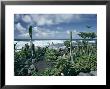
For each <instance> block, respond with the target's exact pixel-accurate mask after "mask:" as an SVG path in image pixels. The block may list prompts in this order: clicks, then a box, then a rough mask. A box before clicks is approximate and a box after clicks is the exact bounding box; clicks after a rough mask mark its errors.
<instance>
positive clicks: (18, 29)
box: [15, 23, 26, 33]
mask: <svg viewBox="0 0 110 89" xmlns="http://www.w3.org/2000/svg"><path fill="white" fill-rule="evenodd" d="M15 30H17V31H18V32H20V33H24V32H25V31H26V28H24V27H23V26H22V25H21V23H17V24H15Z"/></svg>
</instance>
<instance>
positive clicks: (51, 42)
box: [14, 40, 95, 49]
mask: <svg viewBox="0 0 110 89" xmlns="http://www.w3.org/2000/svg"><path fill="white" fill-rule="evenodd" d="M64 41H66V40H33V41H32V42H33V44H34V45H35V46H36V47H37V46H39V47H45V46H52V45H54V46H62V47H64ZM72 42H74V43H76V40H73V41H72ZM89 42H90V43H94V42H95V41H94V40H93V41H89ZM14 44H16V47H17V49H21V48H22V47H24V46H25V44H28V45H30V41H27V40H22V41H17V40H16V41H14Z"/></svg>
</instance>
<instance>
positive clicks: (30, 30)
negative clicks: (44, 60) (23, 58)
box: [29, 26, 33, 59]
mask: <svg viewBox="0 0 110 89" xmlns="http://www.w3.org/2000/svg"><path fill="white" fill-rule="evenodd" d="M29 36H30V48H31V54H32V57H33V50H32V45H33V42H32V26H30V27H29ZM32 57H31V59H32Z"/></svg>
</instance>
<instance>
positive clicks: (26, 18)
mask: <svg viewBox="0 0 110 89" xmlns="http://www.w3.org/2000/svg"><path fill="white" fill-rule="evenodd" d="M22 20H23V21H24V22H25V23H31V22H32V19H31V16H30V15H22Z"/></svg>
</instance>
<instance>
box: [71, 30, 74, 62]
mask: <svg viewBox="0 0 110 89" xmlns="http://www.w3.org/2000/svg"><path fill="white" fill-rule="evenodd" d="M70 60H71V63H74V61H73V56H72V31H70Z"/></svg>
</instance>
